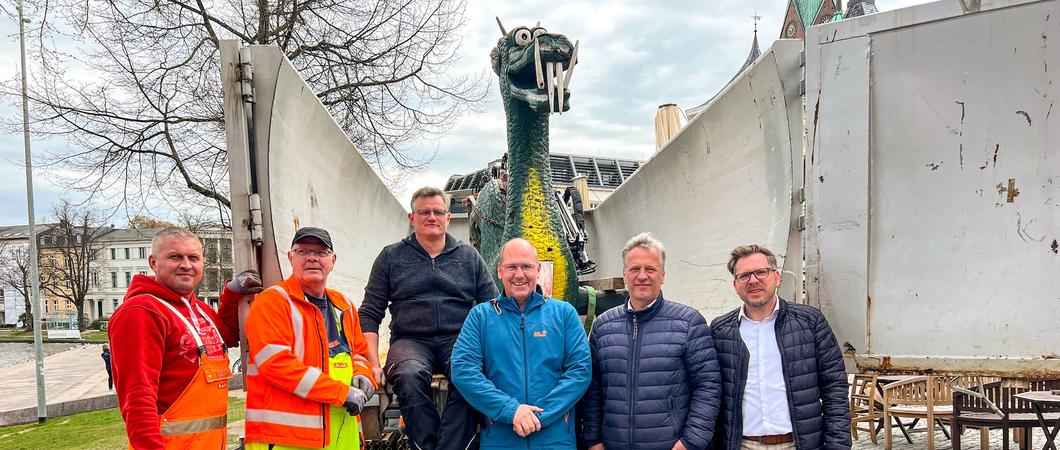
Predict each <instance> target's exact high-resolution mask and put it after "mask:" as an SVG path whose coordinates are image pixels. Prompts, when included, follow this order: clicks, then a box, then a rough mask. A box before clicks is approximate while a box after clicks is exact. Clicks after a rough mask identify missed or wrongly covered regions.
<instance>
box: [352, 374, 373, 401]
mask: <svg viewBox="0 0 1060 450" xmlns="http://www.w3.org/2000/svg"><path fill="white" fill-rule="evenodd" d="M350 387H354V388H357V389H360V390H361V392H364V395H365V397H368V398H372V396H373V395H375V388H374V387H372V380H369V379H368V377H366V376H364V375H355V376H354V377H353V381H351V382H350Z"/></svg>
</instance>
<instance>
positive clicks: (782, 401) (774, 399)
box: [740, 299, 791, 436]
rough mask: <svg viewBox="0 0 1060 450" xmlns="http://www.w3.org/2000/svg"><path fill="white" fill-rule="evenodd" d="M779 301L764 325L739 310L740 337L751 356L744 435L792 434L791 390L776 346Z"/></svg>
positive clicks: (744, 406)
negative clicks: (789, 392) (789, 391)
mask: <svg viewBox="0 0 1060 450" xmlns="http://www.w3.org/2000/svg"><path fill="white" fill-rule="evenodd" d="M779 310H780V300H779V299H778V300H777V302H776V306H774V307H773V313H772V314H770V315H769V317H767V318H766V319H765V320H763V321H761V322H755V321H754V320H751V318H749V317H747V315H746V314H745V313H744V308H743V307H741V308H740V337H741V338H742V339H743V343H744V345H746V346H747V350H748V351H749V352H750V359H749V362H748V365H747V384H746V386H745V387H744V391H743V435H744V436H768V435H774V434H786V433H791V415H790V411H791V409H790V408H789V406H790V405H789V404H788V390H787V387H786V386H785V384H784V370H783V367H782V363H781V360H780V347H779V346H778V345H777V333H776V328H775V327H774V325H775V324H776V319H777V312H778V311H779Z"/></svg>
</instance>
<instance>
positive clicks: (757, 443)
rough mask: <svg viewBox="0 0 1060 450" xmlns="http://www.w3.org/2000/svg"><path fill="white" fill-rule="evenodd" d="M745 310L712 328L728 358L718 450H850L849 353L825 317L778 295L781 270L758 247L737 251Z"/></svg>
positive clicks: (732, 267)
mask: <svg viewBox="0 0 1060 450" xmlns="http://www.w3.org/2000/svg"><path fill="white" fill-rule="evenodd" d="M728 267H729V272H730V273H732V274H733V282H732V284H733V287H735V288H736V294H737V295H738V296H739V297H740V299H741V300H743V306H742V307H740V308H736V309H735V310H733V311H732V312H730V313H728V314H725V315H723V316H720V317H718V318H716V319H714V321H713V322H712V323H711V324H710V328H711V332H712V333H713V335H714V343H715V345H716V346H717V349H718V358H719V360H720V361H721V375H722V377H721V378H722V408H721V414H720V417H719V418H718V422H719V427H720V429H719V430H718V432H717V433H715V438H716V445H715V448H716V449H720V450H788V449H792V450H794V449H799V450H804V449H805V450H809V449H836V450H838V449H849V448H850V445H851V441H850V410H849V409H848V405H847V398H846V396H847V376H846V372H845V371H844V369H843V355H842V353H840V351H839V345H838V344H836V339H835V336H834V335H832V329H831V327H829V326H828V321H827V320H825V318H824V315H822V314H821V312H820V311H818V310H817V309H816V308H814V307H812V306H807V305H798V304H793V303H788V302H786V301H784V300H783V299H781V298H779V297H778V296H777V286H778V285H780V271H779V270H778V269H777V259H776V256H774V255H773V252H771V251H769V249H767V248H765V247H762V246H759V245H744V246H740V247H736V248H735V249H733V251H732V254H731V255H730V257H729V265H728Z"/></svg>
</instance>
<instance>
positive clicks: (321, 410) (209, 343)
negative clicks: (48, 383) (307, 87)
mask: <svg viewBox="0 0 1060 450" xmlns="http://www.w3.org/2000/svg"><path fill="white" fill-rule="evenodd" d="M448 206H449V201H448V198H447V196H446V195H445V194H444V193H443V192H442V191H441V190H438V189H436V188H429V187H428V188H422V189H420V190H417V191H416V192H415V193H414V194H413V197H412V202H411V207H412V211H411V212H410V213H409V214H408V218H409V221H410V223H411V224H412V227H413V233H412V234H411V235H410V236H408V237H407V238H405V239H402V240H401V241H399V242H397V243H395V244H392V245H389V246H387V247H385V248H384V249H383V250H382V251H381V252H380V254H379V256H378V257H377V258H376V260H375V262H374V264H373V266H372V270H371V274H370V277H369V280H368V283H367V285H366V287H365V295H364V299H363V301H362V303H361V305H360V308H359V310H358V309H357V308H355V307H354V305H353V303H352V302H351V301H350V300H348V299H347V298H346V297H345V296H343V295H342V294H341V293H339V292H337V291H334V290H332V289H328V288H327V279H328V274H329V273H330V272H331V270H332V268H333V267H334V265H335V263H336V261H337V256H336V255H335V252H334V246H333V245H332V240H331V236H330V235H329V234H328V232H327V231H325V230H322V229H319V228H311V227H307V228H302V229H300V230H298V231H297V232H296V234H295V237H294V239H293V241H292V244H291V249H290V251H289V252H288V253H287V257H288V261H289V262H290V265H291V276H290V277H289V278H287V279H286V280H284V281H281V282H280V283H278V284H276V285H274V286H272V287H269V288H268V289H264V287H263V286H262V283H261V280H260V277H259V276H258V275H257V273H255V272H253V271H246V272H243V273H240V274H239V275H237V276H235V277H234V278H233V279H232V280H231V281H229V282H228V283H227V284H226V285H225V289H224V292H223V293H222V295H221V305H220V308H219V310H218V311H217V312H214V311H213V309H211V308H210V307H209V306H207V305H206V304H204V303H202V302H201V301H199V300H197V299H196V298H195V296H194V291H195V287H196V286H197V284H198V282H199V281H200V280H201V278H202V268H203V264H202V248H201V245H200V244H199V241H198V239H197V238H196V237H195V236H194V235H193V234H191V233H190V232H188V231H187V230H183V229H179V228H170V229H165V230H162V231H160V232H159V233H158V235H156V237H155V239H154V242H153V243H152V253H151V256H150V258H149V263H150V265H151V267H152V269H153V270H154V272H155V275H154V276H146V275H139V276H137V277H136V278H134V279H133V282H132V283H131V284H130V287H129V292H128V294H127V295H126V299H125V303H124V304H123V305H122V306H121V307H120V308H119V309H118V311H116V312H115V314H114V316H113V317H112V320H111V324H110V340H111V346H112V352H113V353H112V361H113V370H114V381H115V387H116V389H117V393H118V398H119V406H120V408H121V411H122V415H123V418H124V419H125V423H126V429H127V433H128V436H129V443H130V447H131V448H137V449H139V448H151V449H157V448H192V449H218V448H224V445H225V439H226V434H225V424H226V422H227V421H226V418H227V416H226V405H227V380H228V378H229V376H230V375H231V374H230V370H229V363H228V359H227V348H228V347H230V346H235V345H238V340H239V333H238V330H239V323H238V306H237V304H238V301H239V299H240V298H241V297H242V296H246V295H254V296H255V297H254V299H253V302H252V304H251V308H250V312H249V314H248V315H247V317H246V320H245V323H244V330H245V334H246V338H247V342H248V344H249V349H248V353H249V360H248V361H247V370H246V374H245V375H246V387H247V401H246V425H245V440H246V444H245V448H247V449H249V450H254V449H262V450H265V449H281V450H282V449H291V448H328V449H359V448H360V445H361V432H360V429H359V413H360V411H361V410H362V408H363V407H364V404H365V402H366V401H367V400H368V399H369V398H371V397H372V396H373V395H374V392H375V391H376V390H377V389H380V388H381V387H382V386H383V385H384V384H389V385H390V386H391V388H392V390H393V392H394V394H395V395H396V396H397V399H398V402H399V405H400V408H401V414H402V418H403V419H404V425H405V434H406V435H407V437H408V439H409V441H410V443H411V444H412V445H413V448H417V449H421V450H435V449H439V450H444V449H468V448H476V447H479V448H482V449H512V448H530V449H573V448H576V446H581V447H582V448H589V449H590V450H601V449H612V450H613V449H660V450H670V449H685V448H687V449H706V448H717V449H724V450H736V449H755V450H756V449H778V450H780V449H796V448H797V449H799V450H805V449H817V448H829V449H832V448H836V449H838V448H849V447H850V445H851V440H850V432H849V427H850V416H849V412H848V407H847V404H846V392H847V384H846V374H845V372H844V369H843V360H842V355H841V353H840V351H839V348H838V345H837V344H836V340H835V337H834V336H833V335H832V332H831V330H830V328H829V326H828V323H827V322H826V321H825V319H824V317H823V315H822V314H821V313H820V312H819V311H818V310H816V309H814V308H812V307H808V306H804V305H799V304H792V303H789V302H787V301H785V300H783V299H780V298H779V297H778V296H777V293H776V292H777V287H778V286H779V284H780V278H781V276H780V271H779V269H778V268H777V263H776V258H775V256H774V255H773V253H772V252H770V251H769V250H768V249H766V248H764V247H760V246H756V245H750V246H741V247H737V248H736V249H734V250H733V251H732V254H731V257H730V260H729V264H728V269H729V271H730V273H732V274H733V286H734V288H735V290H736V293H737V295H738V296H739V297H740V298H741V299H742V300H743V306H742V307H740V308H737V309H736V310H734V311H732V312H730V313H728V314H725V315H723V316H720V317H718V318H716V319H714V321H713V322H712V323H711V324H710V325H709V326H708V325H707V321H706V320H705V319H704V317H703V316H702V315H701V314H700V313H699V312H698V311H697V310H695V309H693V308H691V307H689V306H687V305H684V304H682V303H679V302H677V301H673V300H671V299H667V298H665V297H664V296H663V294H662V285H663V282H664V280H665V275H666V270H665V261H666V252H665V249H664V248H663V245H662V243H661V242H659V241H658V240H656V239H655V238H653V237H652V236H650V235H649V234H647V233H645V234H641V235H638V236H635V237H634V238H633V239H631V240H630V241H629V242H628V243H627V244H626V246H625V248H624V249H623V250H622V259H623V278H624V280H625V284H626V288H627V290H628V291H629V298H628V300H627V301H626V302H625V304H624V305H620V306H617V307H615V308H612V309H610V310H608V311H606V312H604V313H603V314H602V315H600V316H599V318H598V319H597V320H596V321H595V323H594V324H593V327H592V330H591V332H590V333H589V336H588V338H587V337H586V333H585V330H584V328H583V326H582V323H581V321H580V319H579V318H578V314H577V312H576V311H575V309H574V307H573V306H571V304H569V303H567V302H563V301H558V300H555V299H552V298H550V297H548V296H546V295H544V294H543V293H542V292H541V289H540V288H539V286H538V284H537V281H538V277H539V275H540V271H541V264H540V262H539V261H538V258H537V253H536V251H535V249H534V247H533V245H532V244H531V243H529V242H527V241H525V240H523V239H513V240H511V241H508V242H507V243H505V244H504V247H503V249H502V253H501V260H500V262H499V264H498V265H497V267H496V268H487V267H486V265H485V263H484V262H483V261H482V258H481V257H480V256H479V255H478V253H477V252H476V251H475V250H474V249H473V248H471V247H470V246H468V245H467V244H464V243H461V242H460V241H458V240H456V239H454V238H453V237H452V236H451V235H450V234H449V233H448V232H447V227H448V223H449V219H450V213H449V211H448ZM490 270H496V274H497V276H498V278H499V279H500V280H501V284H502V286H501V287H502V289H503V291H502V292H500V293H498V292H497V286H496V285H495V284H494V282H493V279H492V276H491V274H490ZM387 311H389V313H390V331H391V336H390V343H389V352H388V354H387V358H386V364H385V365H383V364H381V363H380V358H379V353H378V350H379V348H378V345H379V334H378V333H379V327H380V323H381V322H382V321H383V318H384V316H385V315H386V312H387ZM435 374H442V375H444V376H445V377H446V378H447V379H448V380H449V381H450V382H451V385H450V389H449V392H448V397H447V400H446V403H445V405H444V408H438V406H439V405H435V403H434V399H433V398H434V397H433V395H432V389H431V378H432V376H433V375H435ZM439 409H441V411H442V412H441V414H439Z"/></svg>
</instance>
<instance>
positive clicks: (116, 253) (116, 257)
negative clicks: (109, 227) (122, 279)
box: [110, 248, 118, 260]
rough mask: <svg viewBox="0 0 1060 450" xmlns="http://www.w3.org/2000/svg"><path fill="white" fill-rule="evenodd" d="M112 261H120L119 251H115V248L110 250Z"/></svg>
mask: <svg viewBox="0 0 1060 450" xmlns="http://www.w3.org/2000/svg"><path fill="white" fill-rule="evenodd" d="M110 259H112V260H114V259H118V250H117V249H113V248H112V249H110Z"/></svg>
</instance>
